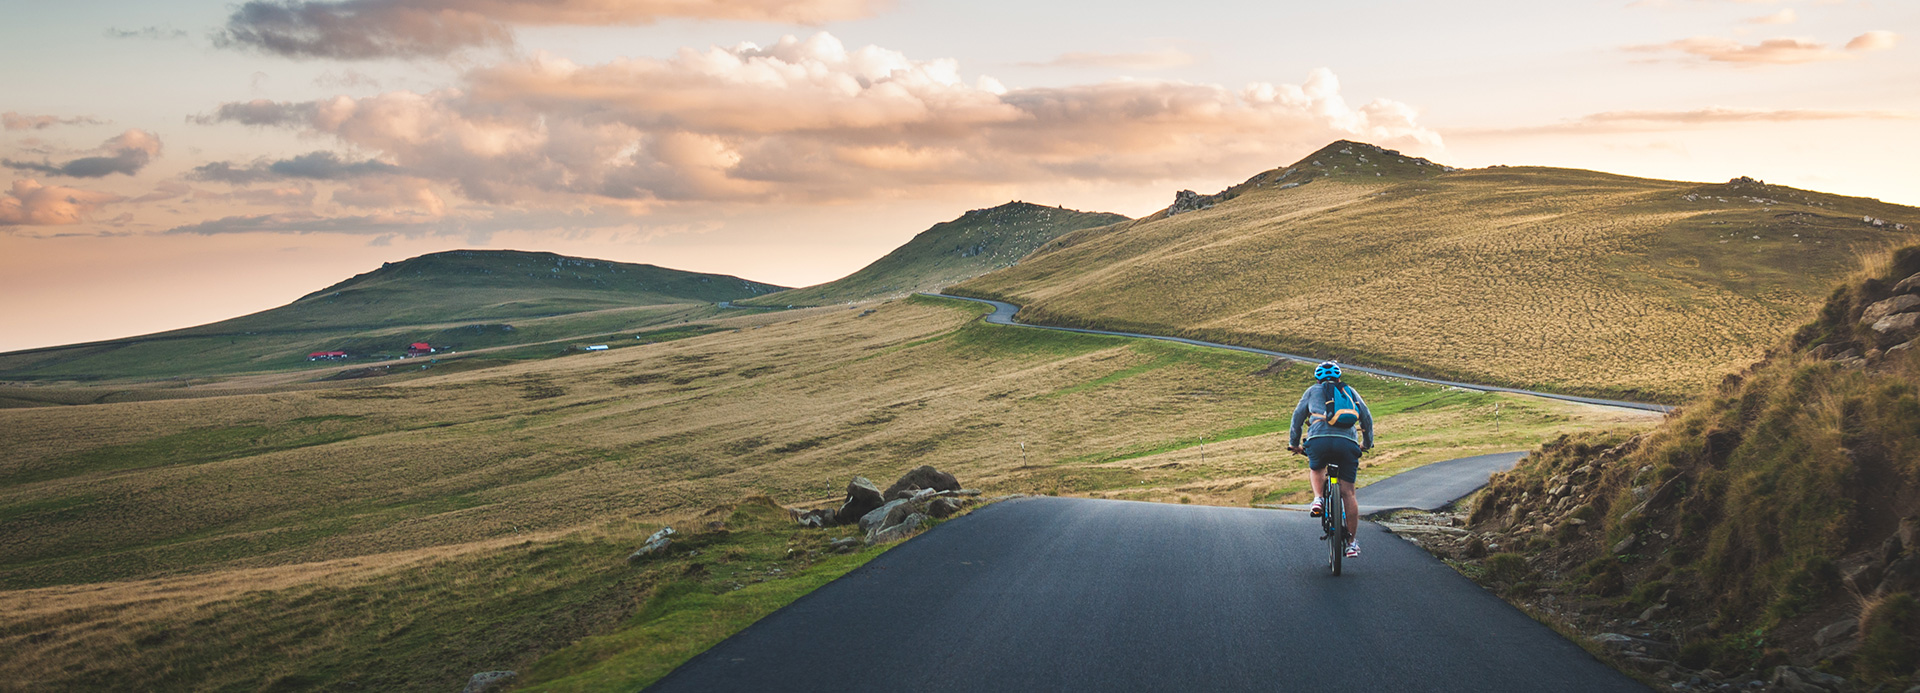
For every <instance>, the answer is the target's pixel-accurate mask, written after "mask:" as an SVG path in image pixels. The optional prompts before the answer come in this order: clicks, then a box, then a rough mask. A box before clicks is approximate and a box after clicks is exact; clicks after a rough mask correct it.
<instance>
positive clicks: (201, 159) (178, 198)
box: [0, 0, 1920, 350]
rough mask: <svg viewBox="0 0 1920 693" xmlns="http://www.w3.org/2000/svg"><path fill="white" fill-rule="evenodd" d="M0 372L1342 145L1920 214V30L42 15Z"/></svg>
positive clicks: (1042, 12) (1750, 21)
mask: <svg viewBox="0 0 1920 693" xmlns="http://www.w3.org/2000/svg"><path fill="white" fill-rule="evenodd" d="M15 5H16V6H14V7H11V8H10V9H9V10H8V12H7V14H8V17H9V19H8V21H7V22H5V23H4V25H0V58H4V61H5V62H4V64H5V65H6V67H4V68H0V74H4V76H5V79H4V84H5V85H6V87H5V89H4V90H0V126H3V127H4V130H0V164H3V165H4V168H0V174H4V175H5V176H6V178H5V179H4V180H0V272H3V274H0V276H4V277H5V278H4V280H0V295H4V296H5V297H6V298H5V300H4V302H0V350H14V349H23V348H30V347H37V346H47V345H54V344H63V343H71V342H79V341H86V340H94V339H105V338H112V337H121V336H128V335H134V334H140V333H146V332H153V331H159V330H165V329H171V328H177V327H185V326H188V325H193V324H199V323H204V322H209V321H213V320H218V319H222V318H227V317H232V316H235V315H239V314H243V313H248V312H252V311H257V310H262V309H266V308H270V307H273V306H276V305H280V304H283V303H285V302H287V301H289V300H292V299H294V298H296V297H298V296H300V295H302V294H305V293H307V292H309V291H313V290H315V289H318V288H320V287H322V286H325V285H328V284H331V283H333V282H335V281H339V280H340V279H344V278H345V277H347V276H350V275H352V274H354V273H357V272H363V271H366V270H368V269H371V268H373V267H378V266H379V264H380V263H381V262H388V261H396V260H400V259H403V258H406V257H411V256H415V255H419V254H423V253H428V252H434V251H438V250H446V249H451V248H515V249H526V250H547V251H553V252H558V253H562V254H567V255H576V256H584V257H597V258H605V259H610V260H619V261H625V262H644V263H651V264H656V265H661V266H666V267H673V268H678V269H686V270H695V271H702V272H720V273H726V274H733V275H738V276H741V277H746V278H750V279H753V280H757V281H763V282H771V283H775V284H782V285H786V286H803V285H808V284H813V283H818V282H823V281H828V280H831V279H835V278H837V277H840V276H843V275H845V274H847V273H849V272H851V271H853V270H855V269H858V268H859V267H861V266H862V265H865V264H866V263H868V262H870V261H872V260H873V259H875V258H877V257H879V256H881V255H882V254H884V253H886V252H887V251H888V250H890V249H892V248H893V247H895V246H897V245H899V244H900V243H901V242H903V241H905V240H906V239H907V238H909V237H911V236H912V235H913V234H914V233H916V232H918V231H920V230H923V229H925V228H926V227H928V226H929V225H931V224H933V223H936V222H939V221H943V220H947V219H951V218H954V217H956V216H958V215H959V214H961V213H962V212H964V211H966V210H968V209H974V208H980V207H988V206H992V205H996V204H999V203H1002V202H1006V201H1008V200H1014V199H1019V200H1026V201H1030V202H1036V203H1040V204H1045V205H1063V206H1066V207H1070V208H1075V209H1082V210H1098V211H1110V212H1118V213H1121V214H1127V215H1130V216H1139V215H1144V214H1148V213H1151V212H1153V211H1155V210H1157V209H1159V208H1161V207H1164V206H1166V204H1167V203H1168V202H1169V201H1171V199H1172V195H1173V192H1174V191H1175V190H1179V189H1194V190H1200V191H1202V192H1211V191H1213V190H1218V189H1220V188H1222V187H1225V186H1227V185H1230V184H1233V183H1237V182H1239V181H1241V180H1245V179H1246V178H1248V177H1250V176H1252V175H1254V174H1256V173H1258V172H1260V171H1263V170H1266V169H1269V168H1273V167H1275V166H1282V165H1285V164H1288V163H1291V162H1292V161H1293V160H1295V159H1296V158H1298V157H1300V156H1302V155H1304V154H1306V153H1308V152H1311V151H1313V150H1315V149H1317V148H1319V147H1320V146H1323V145H1325V144H1327V143H1328V142H1330V141H1333V140H1336V139H1353V140H1360V141H1366V142H1371V143H1374V144H1378V145H1381V146H1384V147H1390V148H1395V149H1399V150H1402V151H1405V152H1407V153H1408V154H1412V155H1417V156H1423V157H1427V158H1430V159H1433V160H1435V161H1437V162H1440V163H1444V164H1448V165H1452V166H1460V167H1478V166H1487V165H1493V164H1510V165H1523V164H1528V165H1550V166H1563V167H1573V168H1585V169H1594V170H1601V171H1607V172H1612V173H1619V174H1625V175H1634V176H1645V177H1654V178H1670V179H1681V180H1711V181H1723V180H1726V179H1728V178H1732V177H1735V176H1741V175H1745V176H1752V177H1755V178H1760V179H1764V180H1766V181H1768V182H1770V183H1777V184H1785V185H1791V186H1795V187H1801V188H1808V189H1815V190H1821V191H1826V192H1833V193H1840V194H1846V195H1857V196H1866V197H1877V198H1881V199H1884V200H1887V201H1891V202H1899V203H1903V204H1920V173H1915V168H1914V166H1913V164H1912V162H1913V161H1915V160H1917V159H1920V136H1916V133H1920V89H1917V88H1916V87H1915V86H1914V85H1916V84H1920V59H1916V58H1915V57H1914V56H1915V53H1914V45H1913V44H1912V40H1913V38H1914V37H1915V36H1916V35H1920V7H1916V6H1914V5H1912V4H1908V3H1886V2H1856V1H1848V0H1843V1H1812V2H1793V1H1779V2H1738V1H1733V0H1666V1H1664V2H1663V1H1660V0H1639V1H1637V2H1627V1H1625V0H1620V1H1617V2H1607V3H1580V4H1576V5H1570V6H1562V5H1560V4H1555V5H1554V6H1553V7H1552V9H1548V8H1547V7H1546V6H1544V5H1541V4H1539V3H1518V2H1481V1H1474V2H1460V3H1415V2H1365V3H1338V4H1328V3H1294V2H1281V3H1275V2H1213V3H1201V4H1186V5H1179V6H1171V5H1166V4H1162V3H1153V4H1148V3H1135V4H1113V3H1104V4H1068V3H1053V4H1042V3H1018V2H1005V1H999V0H995V1H990V2H980V3H932V2H918V1H914V0H896V1H894V2H886V1H884V0H685V1H666V0H557V1H555V0H548V1H540V2H536V1H532V0H315V1H309V0H253V1H251V2H245V3H239V4H232V3H228V2H224V1H221V2H211V1H199V0H166V1H164V2H131V1H129V0H105V1H102V2H89V3H48V4H41V3H31V4H29V3H15Z"/></svg>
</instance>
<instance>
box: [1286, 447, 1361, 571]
mask: <svg viewBox="0 0 1920 693" xmlns="http://www.w3.org/2000/svg"><path fill="white" fill-rule="evenodd" d="M1287 450H1288V451H1290V452H1292V453H1293V454H1296V455H1305V454H1307V451H1306V449H1305V448H1301V447H1289V448H1287ZM1319 490H1320V497H1321V498H1324V499H1326V502H1325V503H1324V504H1322V506H1321V509H1320V540H1321V541H1324V542H1327V569H1328V570H1329V571H1332V572H1333V576H1334V577H1340V562H1341V560H1342V559H1345V558H1346V557H1347V542H1348V541H1349V540H1351V539H1352V537H1349V536H1347V503H1346V499H1345V498H1343V497H1342V496H1341V495H1340V477H1339V476H1338V475H1337V474H1335V473H1334V471H1333V468H1332V467H1328V468H1327V484H1326V486H1325V487H1324V488H1321V489H1319Z"/></svg>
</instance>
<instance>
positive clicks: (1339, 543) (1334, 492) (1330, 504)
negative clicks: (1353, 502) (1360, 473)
mask: <svg viewBox="0 0 1920 693" xmlns="http://www.w3.org/2000/svg"><path fill="white" fill-rule="evenodd" d="M1322 491H1324V492H1325V495H1322V496H1321V497H1322V498H1325V499H1327V502H1326V504H1325V506H1324V507H1323V508H1322V509H1321V511H1320V540H1321V541H1325V542H1327V569H1328V570H1331V571H1333V576H1334V577H1340V559H1342V558H1345V557H1346V555H1347V541H1348V540H1349V539H1351V537H1348V536H1347V503H1346V501H1345V500H1344V499H1342V498H1341V497H1340V479H1339V478H1337V477H1335V476H1334V473H1333V469H1332V468H1331V467H1329V468H1328V469H1327V487H1326V488H1325V489H1322Z"/></svg>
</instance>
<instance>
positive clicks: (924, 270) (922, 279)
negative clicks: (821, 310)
mask: <svg viewBox="0 0 1920 693" xmlns="http://www.w3.org/2000/svg"><path fill="white" fill-rule="evenodd" d="M1126 220H1127V218H1126V217H1125V216H1122V215H1119V214H1108V213H1105V212H1081V211H1077V210H1072V209H1067V208H1064V207H1042V206H1040V205H1036V204H1031V203H1027V202H1008V203H1006V204H1004V205H1000V206H998V207H994V208H991V209H976V210H973V211H970V212H967V213H966V214H962V215H960V218H958V219H954V220H953V221H946V222H941V223H938V224H934V225H933V228H929V229H927V230H925V231H922V232H920V233H919V234H918V235H916V236H914V237H913V239H912V240H910V241H907V243H906V244H905V245H902V246H900V247H899V248H895V249H894V250H893V252H891V253H887V255H886V257H882V258H880V259H878V260H875V261H873V264H870V265H867V266H866V267H863V268H861V269H860V271H858V272H854V273H853V274H850V275H847V276H846V277H843V278H840V279H836V280H834V281H831V282H827V283H825V284H820V285H816V286H809V287H806V288H804V289H793V290H791V291H783V292H780V293H778V294H773V295H770V296H764V297H757V298H752V299H748V300H744V301H740V303H741V304H742V305H757V306H787V305H795V306H822V305H828V304H833V303H845V302H847V301H861V300H866V299H871V298H881V297H890V296H901V295H905V294H910V293H913V292H915V291H929V290H933V289H938V288H941V287H944V286H947V285H949V284H954V283H957V282H959V281H962V280H965V279H971V278H973V277H977V276H980V275H982V274H986V273H987V272H991V271H993V270H997V269H1000V268H1002V267H1007V266H1010V265H1012V264H1013V263H1015V262H1018V261H1019V260H1020V258H1023V257H1026V255H1027V253H1030V252H1033V249H1034V248H1038V247H1040V245H1041V244H1043V243H1046V242H1047V241H1051V240H1053V239H1055V238H1058V237H1059V236H1060V235H1062V234H1066V233H1069V232H1073V231H1078V230H1080V229H1084V228H1090V227H1095V226H1106V225H1108V224H1113V223H1117V222H1122V221H1126Z"/></svg>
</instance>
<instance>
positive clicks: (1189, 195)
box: [1167, 190, 1220, 216]
mask: <svg viewBox="0 0 1920 693" xmlns="http://www.w3.org/2000/svg"><path fill="white" fill-rule="evenodd" d="M1215 197H1216V196H1214V195H1202V194H1200V193H1197V192H1194V191H1192V190H1182V191H1180V192H1177V193H1174V194H1173V204H1171V205H1168V206H1167V216H1174V215H1176V214H1180V213H1181V212H1197V211H1200V210H1202V209H1210V208H1212V207H1213V206H1214V205H1216V204H1219V202H1220V201H1219V200H1216V199H1214V198H1215Z"/></svg>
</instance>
